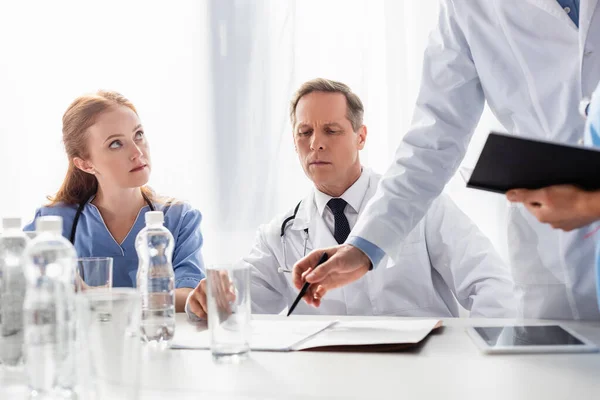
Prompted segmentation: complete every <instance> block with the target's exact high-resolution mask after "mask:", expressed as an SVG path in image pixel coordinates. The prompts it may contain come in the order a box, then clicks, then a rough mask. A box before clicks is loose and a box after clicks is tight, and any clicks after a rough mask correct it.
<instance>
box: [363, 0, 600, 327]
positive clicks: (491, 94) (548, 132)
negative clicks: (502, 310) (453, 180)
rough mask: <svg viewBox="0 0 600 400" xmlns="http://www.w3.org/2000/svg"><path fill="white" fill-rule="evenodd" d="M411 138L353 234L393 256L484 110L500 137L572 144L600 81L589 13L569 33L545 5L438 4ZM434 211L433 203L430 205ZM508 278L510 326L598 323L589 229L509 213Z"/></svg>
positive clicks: (487, 0)
mask: <svg viewBox="0 0 600 400" xmlns="http://www.w3.org/2000/svg"><path fill="white" fill-rule="evenodd" d="M441 4H442V6H441V10H440V16H439V24H438V28H437V29H436V30H435V31H434V32H433V33H432V35H431V37H430V41H429V45H428V47H427V50H426V51H425V58H424V62H423V75H422V81H421V89H420V92H419V96H418V99H417V103H416V108H415V113H414V116H413V123H412V127H411V129H410V130H409V131H408V132H407V133H406V135H405V136H404V138H403V142H402V144H401V145H400V147H399V148H398V150H397V152H396V157H395V161H394V163H393V164H392V166H391V167H390V168H389V169H388V171H387V172H386V173H385V175H384V177H383V178H382V182H381V186H380V190H379V191H378V193H376V194H375V196H374V198H373V201H372V202H371V204H370V205H368V206H367V208H366V209H365V212H364V213H363V215H362V216H361V218H359V219H358V221H357V223H356V226H355V227H354V230H353V231H352V235H355V236H359V237H362V238H364V239H366V240H368V241H370V242H371V243H374V244H375V245H377V246H378V247H380V248H381V249H382V250H384V251H385V252H386V254H388V255H390V256H393V255H394V254H398V253H402V252H403V251H404V250H403V249H402V248H401V247H399V246H398V243H399V240H398V239H402V238H404V237H408V236H409V235H411V232H412V231H413V228H414V227H415V225H417V223H418V221H419V220H420V219H421V218H422V216H423V215H424V214H425V212H426V211H427V209H428V207H429V206H430V204H432V201H434V199H435V198H437V196H438V195H439V193H440V192H441V191H442V189H443V188H444V185H445V183H446V182H448V180H449V179H450V177H451V176H452V175H453V174H454V172H455V171H456V169H457V167H458V165H459V163H460V162H461V160H462V158H463V156H464V154H465V151H466V147H467V145H468V143H469V140H470V137H471V135H472V134H473V131H474V129H475V126H476V125H477V123H478V121H479V118H480V116H481V113H482V110H483V105H484V102H485V101H487V103H488V104H489V106H490V109H491V110H492V111H493V113H494V114H495V116H496V117H497V118H498V120H499V121H500V122H501V123H502V124H503V125H504V127H505V128H506V131H508V132H509V133H512V134H515V135H519V136H527V137H533V138H538V139H545V140H555V141H560V142H564V143H571V144H576V143H579V142H580V141H581V140H582V138H583V132H584V120H583V119H582V118H581V116H580V115H579V113H578V105H579V102H580V100H581V98H582V97H585V96H591V94H592V92H593V91H594V89H595V87H596V86H597V84H598V80H599V79H600V5H599V1H598V0H581V1H580V16H579V28H577V26H576V25H575V24H574V23H573V21H572V20H571V19H570V18H569V16H568V15H567V14H566V12H565V11H564V10H563V9H562V8H561V7H560V5H559V4H558V2H557V1H556V0H442V1H441ZM434 204H435V202H434ZM508 211H509V212H508V220H507V235H508V250H509V257H510V268H511V271H512V276H513V280H514V282H515V290H516V294H517V301H518V305H519V311H520V316H522V317H526V318H551V319H596V320H597V319H600V312H599V311H598V303H597V301H596V279H595V273H594V252H595V244H596V241H597V240H598V233H597V230H598V228H599V227H600V224H598V223H595V224H591V225H589V226H587V227H585V228H582V229H578V230H576V231H573V232H569V233H565V232H562V231H559V230H554V229H552V228H551V227H550V226H549V225H543V224H541V223H539V222H538V221H537V220H536V219H535V218H534V217H533V216H532V215H531V214H530V213H529V212H527V210H526V209H524V208H523V207H522V206H520V205H519V206H512V205H511V206H510V209H509V210H508Z"/></svg>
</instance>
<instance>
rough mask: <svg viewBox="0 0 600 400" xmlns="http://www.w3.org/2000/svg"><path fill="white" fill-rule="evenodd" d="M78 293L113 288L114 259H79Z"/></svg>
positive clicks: (76, 286)
mask: <svg viewBox="0 0 600 400" xmlns="http://www.w3.org/2000/svg"><path fill="white" fill-rule="evenodd" d="M76 279H77V280H76V285H75V288H76V290H77V291H78V292H82V291H85V290H90V289H98V288H103V289H106V288H111V287H112V283H113V259H112V257H84V258H78V259H77V278H76Z"/></svg>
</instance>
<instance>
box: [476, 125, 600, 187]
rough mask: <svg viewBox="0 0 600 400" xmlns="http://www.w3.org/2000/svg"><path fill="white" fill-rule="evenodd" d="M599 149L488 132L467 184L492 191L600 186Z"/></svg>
mask: <svg viewBox="0 0 600 400" xmlns="http://www.w3.org/2000/svg"><path fill="white" fill-rule="evenodd" d="M598 171H600V150H599V149H594V148H590V147H583V146H574V145H567V144H562V143H555V142H548V141H543V140H535V139H526V138H522V137H517V136H512V135H507V134H502V133H498V132H492V133H490V134H489V136H488V138H487V140H486V142H485V145H484V146H483V150H482V151H481V154H480V155H479V159H478V160H477V164H476V165H475V169H474V170H473V173H472V174H470V177H469V179H468V182H467V187H469V188H474V189H482V190H487V191H491V192H496V193H506V192H507V191H508V190H510V189H539V188H543V187H546V186H552V185H562V184H570V185H575V186H579V187H581V188H582V189H585V190H598V189H600V179H598Z"/></svg>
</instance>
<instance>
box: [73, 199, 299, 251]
mask: <svg viewBox="0 0 600 400" xmlns="http://www.w3.org/2000/svg"><path fill="white" fill-rule="evenodd" d="M95 195H96V193H94V194H93V195H91V196H89V197H88V198H87V199H86V200H85V201H84V202H81V203H80V204H79V207H78V208H77V212H76V213H75V218H74V219H73V225H72V226H71V237H70V238H69V241H70V242H71V244H73V245H75V232H76V231H77V223H78V222H79V217H81V214H82V213H83V209H84V207H85V205H86V204H87V203H89V201H90V200H91V199H92V197H94V196H95ZM142 197H143V198H144V200H145V201H146V204H148V207H150V211H155V208H154V204H152V202H151V201H150V199H149V198H148V197H147V196H146V195H145V194H144V192H142ZM298 205H299V204H298ZM295 215H296V214H294V216H295ZM284 251H285V249H284Z"/></svg>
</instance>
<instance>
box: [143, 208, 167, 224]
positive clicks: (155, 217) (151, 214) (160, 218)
mask: <svg viewBox="0 0 600 400" xmlns="http://www.w3.org/2000/svg"><path fill="white" fill-rule="evenodd" d="M164 222H165V216H164V214H163V212H162V211H148V212H147V213H146V225H157V224H159V225H162V224H163V223H164Z"/></svg>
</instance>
